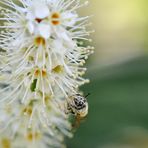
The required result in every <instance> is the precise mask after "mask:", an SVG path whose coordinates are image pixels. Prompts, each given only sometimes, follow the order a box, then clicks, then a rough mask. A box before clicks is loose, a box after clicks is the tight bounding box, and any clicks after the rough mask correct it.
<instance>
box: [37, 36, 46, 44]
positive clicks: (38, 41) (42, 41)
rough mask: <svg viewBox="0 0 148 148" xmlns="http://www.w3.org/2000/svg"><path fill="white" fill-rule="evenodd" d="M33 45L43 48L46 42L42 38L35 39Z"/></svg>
mask: <svg viewBox="0 0 148 148" xmlns="http://www.w3.org/2000/svg"><path fill="white" fill-rule="evenodd" d="M34 43H35V45H36V46H40V45H42V46H45V44H46V41H45V39H44V38H43V37H36V38H35V40H34Z"/></svg>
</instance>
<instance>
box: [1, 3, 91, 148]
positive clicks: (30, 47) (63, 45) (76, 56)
mask: <svg viewBox="0 0 148 148" xmlns="http://www.w3.org/2000/svg"><path fill="white" fill-rule="evenodd" d="M0 4H2V6H0V10H1V18H0V20H1V22H2V25H1V26H0V28H1V29H2V31H1V34H0V48H1V49H2V50H3V52H1V55H0V59H1V62H0V84H1V88H0V94H1V97H0V104H1V105H0V114H1V116H0V123H1V124H0V129H1V130H2V134H0V140H1V143H0V147H2V148H6V147H14V148H15V147H22V148H23V147H24V148H25V147H27V148H40V147H42V148H44V147H45V148H46V147H49V146H50V147H63V146H64V145H63V141H64V136H65V135H66V136H68V137H72V133H71V128H72V127H71V124H70V122H69V114H67V113H68V107H67V106H66V105H65V104H67V102H69V101H70V100H71V98H70V96H72V95H73V94H77V93H78V92H79V89H78V88H79V86H81V85H83V84H84V83H87V82H89V81H88V80H86V79H84V78H82V75H83V74H84V73H85V71H86V68H84V67H83V65H84V64H85V60H86V59H87V58H88V56H89V55H90V54H91V53H93V50H92V49H93V47H90V46H88V47H85V46H84V45H82V44H81V43H82V42H83V40H86V41H90V39H89V38H87V37H86V36H89V34H90V33H91V31H87V30H86V26H88V25H89V24H88V23H87V19H88V17H79V15H78V14H77V12H76V10H77V9H78V8H81V7H82V6H85V5H87V2H85V3H84V4H80V2H79V0H20V1H16V2H13V1H12V0H1V1H0ZM3 133H5V134H3ZM7 145H8V146H7Z"/></svg>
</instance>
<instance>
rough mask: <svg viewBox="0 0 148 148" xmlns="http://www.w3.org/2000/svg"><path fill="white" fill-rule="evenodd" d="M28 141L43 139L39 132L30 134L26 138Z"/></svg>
mask: <svg viewBox="0 0 148 148" xmlns="http://www.w3.org/2000/svg"><path fill="white" fill-rule="evenodd" d="M26 138H27V140H28V141H30V142H32V141H33V140H38V139H40V138H41V134H40V133H39V132H35V133H32V132H28V134H27V136H26Z"/></svg>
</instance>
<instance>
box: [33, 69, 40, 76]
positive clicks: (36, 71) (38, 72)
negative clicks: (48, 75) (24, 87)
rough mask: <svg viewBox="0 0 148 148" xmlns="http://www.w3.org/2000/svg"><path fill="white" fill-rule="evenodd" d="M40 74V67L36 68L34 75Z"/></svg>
mask: <svg viewBox="0 0 148 148" xmlns="http://www.w3.org/2000/svg"><path fill="white" fill-rule="evenodd" d="M39 74H40V70H39V69H37V70H35V72H34V75H35V76H36V77H37V76H39Z"/></svg>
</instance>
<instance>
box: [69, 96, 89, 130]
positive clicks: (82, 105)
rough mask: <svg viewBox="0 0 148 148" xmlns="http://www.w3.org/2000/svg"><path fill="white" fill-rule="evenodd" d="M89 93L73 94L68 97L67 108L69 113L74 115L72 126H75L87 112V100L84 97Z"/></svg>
mask: <svg viewBox="0 0 148 148" xmlns="http://www.w3.org/2000/svg"><path fill="white" fill-rule="evenodd" d="M89 95H90V94H88V95H86V96H85V97H84V96H82V95H80V94H75V95H73V96H71V97H70V101H69V102H68V104H67V108H68V110H69V112H70V113H72V114H73V115H75V123H74V125H73V127H77V126H78V125H79V123H80V121H81V120H82V119H84V118H85V117H86V115H87V114H88V102H87V99H86V98H87V97H88V96H89Z"/></svg>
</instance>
